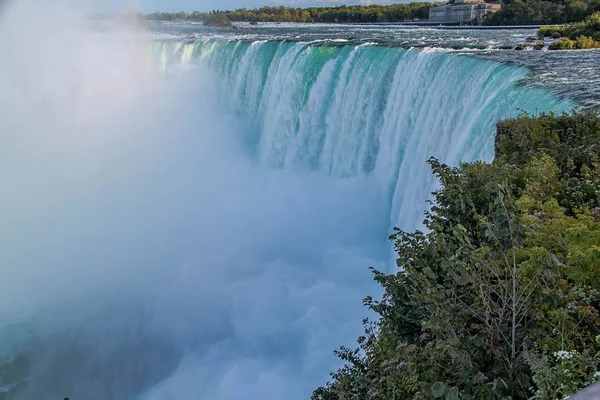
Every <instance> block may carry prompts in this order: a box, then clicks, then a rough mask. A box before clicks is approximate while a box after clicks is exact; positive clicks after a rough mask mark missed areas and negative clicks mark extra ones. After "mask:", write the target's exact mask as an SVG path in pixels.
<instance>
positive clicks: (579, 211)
mask: <svg viewBox="0 0 600 400" xmlns="http://www.w3.org/2000/svg"><path fill="white" fill-rule="evenodd" d="M498 128H499V129H498V134H497V157H496V160H495V161H494V163H493V164H486V163H481V162H478V163H471V164H462V165H461V166H459V167H450V166H447V165H444V164H442V163H440V162H439V161H438V160H436V159H431V160H429V163H430V165H431V167H432V170H433V172H434V174H435V175H436V176H437V177H438V178H439V180H440V182H441V188H440V189H439V190H438V191H436V192H435V193H434V201H433V202H432V205H431V211H429V212H428V213H426V216H425V225H426V227H427V229H428V230H427V232H420V231H417V232H403V231H401V230H395V232H394V233H393V234H392V235H391V240H393V241H394V248H395V250H396V251H397V253H398V260H397V262H398V265H399V266H400V267H401V268H400V269H399V270H398V271H397V272H396V273H395V274H391V275H387V274H384V273H381V272H378V271H375V270H373V272H374V274H375V280H376V281H377V282H378V283H379V284H380V285H381V286H382V287H383V289H384V295H383V298H382V299H381V301H375V300H373V299H372V298H370V297H368V298H366V299H365V303H364V304H365V305H366V306H367V307H369V308H370V309H371V310H373V311H374V312H375V313H377V314H378V317H379V318H378V320H377V321H376V322H375V323H365V335H363V336H361V338H360V339H359V349H357V350H356V351H351V350H348V349H341V350H340V351H339V352H338V355H339V356H340V357H341V358H342V359H343V360H344V361H345V362H346V365H345V366H344V367H343V368H342V369H340V370H339V371H337V372H335V373H334V374H333V376H332V382H331V383H330V384H329V385H328V386H327V387H325V388H321V389H320V390H321V392H320V393H321V395H320V397H315V399H319V400H330V399H331V400H333V399H335V400H339V399H342V398H343V399H347V400H412V399H415V398H419V399H426V398H432V397H433V398H436V399H444V400H459V399H497V400H500V399H506V398H511V399H513V400H525V399H529V398H532V397H534V398H539V399H544V400H550V399H552V400H554V399H555V398H556V396H557V393H559V392H557V391H556V390H558V389H557V388H559V387H569V388H577V387H580V386H581V385H583V384H584V383H585V382H587V380H589V379H590V376H592V374H593V373H594V372H593V371H592V370H593V369H594V368H600V360H598V359H597V358H598V357H596V359H595V360H594V359H593V357H592V356H593V355H595V354H597V353H598V350H600V345H598V344H596V336H597V335H598V333H599V332H600V269H599V268H598V265H600V198H598V199H597V198H594V197H593V196H594V195H595V194H594V193H596V192H595V191H593V190H589V191H588V190H587V189H586V188H590V187H596V186H594V185H597V186H598V188H600V161H599V160H600V118H599V117H598V116H596V115H587V114H574V115H571V116H558V117H556V116H552V115H547V116H546V115H543V116H540V117H539V118H531V117H528V116H522V117H520V118H519V119H515V120H510V121H505V122H502V123H500V124H499V126H498ZM584 144H585V146H584ZM582 182H587V183H585V185H587V186H585V185H584V184H583V183H582ZM569 188H573V190H575V189H577V190H578V192H577V193H579V194H578V195H577V196H578V197H576V196H575V195H573V196H572V197H568V196H567V194H569V193H571V192H569V190H570V189H569ZM573 193H575V192H573ZM597 193H598V195H597V196H600V190H598V192H597ZM569 196H570V195H569ZM596 202H598V203H596ZM593 207H595V208H593ZM563 347H564V348H566V349H567V350H569V351H576V352H577V353H576V354H579V355H581V357H582V358H581V360H579V361H578V362H579V364H577V365H579V367H577V368H571V367H567V366H564V365H563V366H559V365H557V364H556V360H555V359H554V358H553V357H552V356H551V355H552V353H553V352H556V351H560V350H563ZM592 351H593V353H592ZM584 356H585V357H584ZM540 360H541V361H540ZM553 363H554V364H553ZM594 363H596V364H594ZM559 367H560V368H559ZM561 368H562V369H561ZM565 370H568V371H570V372H569V373H568V375H567V374H566V373H565V372H564V371H565ZM574 371H575V372H574ZM595 371H597V370H595ZM559 372H560V374H562V375H560V374H559ZM567 378H568V381H567ZM542 387H548V388H552V389H553V391H552V396H555V397H552V396H551V395H548V396H546V397H544V396H545V395H542V394H541V393H545V392H543V390H542ZM315 393H317V392H315ZM323 393H325V394H323ZM326 394H327V395H331V397H327V396H326ZM559 394H560V393H559ZM561 398H562V397H561Z"/></svg>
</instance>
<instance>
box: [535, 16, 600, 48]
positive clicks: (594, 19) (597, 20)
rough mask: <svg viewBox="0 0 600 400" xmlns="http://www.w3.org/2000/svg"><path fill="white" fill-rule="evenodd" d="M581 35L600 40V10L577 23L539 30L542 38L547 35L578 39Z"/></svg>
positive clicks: (539, 35)
mask: <svg viewBox="0 0 600 400" xmlns="http://www.w3.org/2000/svg"><path fill="white" fill-rule="evenodd" d="M581 36H585V37H589V38H591V39H593V40H596V41H600V12H596V13H594V14H592V15H590V16H588V17H587V18H586V19H584V20H583V21H581V22H578V23H575V24H569V25H561V26H545V27H542V28H540V29H539V30H538V37H539V38H540V39H543V38H546V37H551V38H555V39H556V38H563V37H566V38H569V39H572V40H576V39H577V38H579V37H581ZM586 48H595V47H586ZM560 50H564V49H560Z"/></svg>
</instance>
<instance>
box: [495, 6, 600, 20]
mask: <svg viewBox="0 0 600 400" xmlns="http://www.w3.org/2000/svg"><path fill="white" fill-rule="evenodd" d="M598 11H600V0H566V1H565V0H551V1H543V0H504V6H503V7H502V9H501V10H500V11H498V12H496V13H495V14H493V15H491V16H490V17H488V18H487V19H486V21H485V24H486V25H551V24H565V23H570V22H579V21H582V20H584V19H585V18H586V17H588V16H590V15H592V14H593V13H595V12H598Z"/></svg>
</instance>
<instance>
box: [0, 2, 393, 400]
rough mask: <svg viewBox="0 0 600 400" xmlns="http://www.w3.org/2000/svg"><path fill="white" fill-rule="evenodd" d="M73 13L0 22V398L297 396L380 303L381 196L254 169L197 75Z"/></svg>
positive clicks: (132, 30) (24, 6) (61, 8)
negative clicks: (370, 303) (374, 277)
mask: <svg viewBox="0 0 600 400" xmlns="http://www.w3.org/2000/svg"><path fill="white" fill-rule="evenodd" d="M70 11H72V8H71V5H70V4H67V3H66V2H65V3H63V4H62V5H57V4H52V6H51V7H50V6H48V4H47V2H41V1H39V2H37V1H19V2H15V3H11V4H10V5H9V6H8V7H6V8H5V10H4V11H3V14H2V15H1V20H0V50H1V52H2V54H3V62H2V64H1V65H0V71H1V72H0V87H2V88H3V90H2V91H1V94H0V135H1V138H2V146H0V179H1V181H2V194H1V200H0V202H1V207H0V220H1V221H2V224H1V225H0V267H1V270H0V274H1V275H0V276H1V279H0V293H1V301H0V378H2V380H1V381H0V388H1V390H0V398H16V399H31V398H44V399H54V398H56V399H58V398H63V397H65V396H70V397H71V398H72V399H91V400H93V399H108V398H114V399H116V398H120V399H124V398H142V399H163V398H170V397H171V398H177V399H198V398H206V399H256V398H286V399H296V398H297V399H300V398H307V397H309V395H310V392H311V390H312V389H314V388H315V387H316V386H318V385H320V384H322V383H324V380H325V379H326V376H327V372H328V371H330V370H331V368H332V367H334V366H336V365H338V364H339V361H337V360H336V359H335V358H334V356H333V355H332V350H333V349H335V348H336V347H338V346H339V345H341V344H347V345H352V344H353V342H354V339H353V338H355V337H356V336H357V334H359V333H360V321H361V319H362V318H364V317H365V316H366V315H367V312H366V310H364V309H363V308H362V306H361V301H362V298H363V297H364V296H365V295H366V294H369V293H376V290H377V289H375V288H374V287H373V286H372V284H371V278H370V276H369V275H370V273H369V271H368V269H367V267H368V266H370V265H375V266H378V265H380V264H381V259H382V258H383V257H382V255H385V254H386V251H385V249H386V246H387V244H386V243H385V242H386V241H385V233H386V231H387V208H386V207H385V202H384V201H383V199H382V198H381V195H380V192H379V191H378V190H376V188H374V187H372V184H371V183H370V182H369V181H368V180H366V179H359V178H351V179H334V178H331V177H326V176H321V175H319V174H316V173H310V172H301V171H294V170H273V169H268V168H265V167H262V166H260V165H259V164H258V163H257V162H256V161H255V160H254V159H253V158H252V157H251V156H249V152H248V151H247V149H245V148H244V144H243V143H244V140H243V136H244V133H245V127H244V123H243V121H240V120H239V119H238V118H237V117H236V116H235V115H234V114H233V113H232V112H231V110H228V109H227V107H226V106H225V105H223V104H220V102H219V101H218V100H217V99H219V98H221V97H223V96H222V94H221V93H219V86H218V85H217V84H216V78H215V77H214V76H212V75H211V73H210V72H209V71H208V70H207V69H205V68H203V67H202V65H194V66H187V67H178V68H172V69H170V70H168V71H160V70H159V69H158V68H157V66H158V63H157V62H156V60H154V59H153V58H152V55H151V52H150V51H149V46H148V43H147V42H146V41H145V40H143V39H142V37H143V34H142V32H141V30H142V29H143V27H132V26H128V27H124V26H110V27H101V28H99V27H97V26H96V27H94V26H90V25H89V24H88V23H86V22H84V21H82V20H80V19H78V18H76V17H74V16H73V14H72V13H71V12H70ZM3 396H5V397H3ZM6 396H8V397H6Z"/></svg>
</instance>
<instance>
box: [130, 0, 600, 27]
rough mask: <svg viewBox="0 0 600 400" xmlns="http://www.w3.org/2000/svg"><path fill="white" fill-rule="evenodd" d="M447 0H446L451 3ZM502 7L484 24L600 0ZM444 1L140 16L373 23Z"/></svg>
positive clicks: (574, 14) (583, 9)
mask: <svg viewBox="0 0 600 400" xmlns="http://www.w3.org/2000/svg"><path fill="white" fill-rule="evenodd" d="M452 2H453V0H450V1H449V3H452ZM503 3H504V7H503V8H502V10H500V11H499V12H497V13H495V14H494V15H492V16H491V17H489V18H488V19H487V21H486V22H485V23H486V25H546V24H564V23H570V22H578V21H582V20H583V19H585V18H586V17H588V16H590V15H592V14H593V13H594V12H598V11H600V0H567V1H564V0H550V1H543V0H504V1H503ZM442 4H444V3H428V2H414V3H398V4H392V5H385V6H383V5H355V6H346V5H342V6H337V7H306V8H302V7H284V6H279V7H260V8H255V9H247V8H240V9H237V10H231V11H230V10H227V11H222V10H214V11H211V12H208V13H203V12H199V11H194V12H189V13H188V12H185V11H181V12H176V13H165V12H158V11H157V12H155V13H152V14H148V15H143V16H141V17H142V18H145V19H148V20H153V21H171V20H196V21H217V22H219V21H220V22H219V23H218V25H221V22H224V23H225V25H227V22H236V21H244V22H254V23H260V22H304V23H311V22H317V23H374V22H403V21H412V20H426V19H427V18H428V17H429V8H430V7H433V6H438V5H442Z"/></svg>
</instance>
